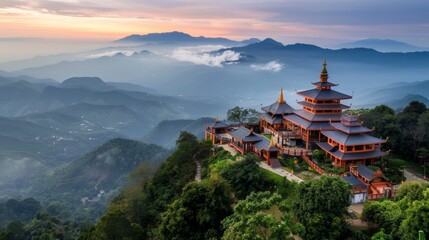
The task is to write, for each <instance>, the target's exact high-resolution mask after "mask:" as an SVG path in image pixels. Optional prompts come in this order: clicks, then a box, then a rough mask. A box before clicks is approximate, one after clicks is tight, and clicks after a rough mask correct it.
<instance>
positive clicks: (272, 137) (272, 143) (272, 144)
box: [270, 136, 276, 147]
mask: <svg viewBox="0 0 429 240" xmlns="http://www.w3.org/2000/svg"><path fill="white" fill-rule="evenodd" d="M275 146H276V143H275V142H274V136H271V139H270V147H275Z"/></svg>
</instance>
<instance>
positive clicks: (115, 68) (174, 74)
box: [13, 39, 429, 112]
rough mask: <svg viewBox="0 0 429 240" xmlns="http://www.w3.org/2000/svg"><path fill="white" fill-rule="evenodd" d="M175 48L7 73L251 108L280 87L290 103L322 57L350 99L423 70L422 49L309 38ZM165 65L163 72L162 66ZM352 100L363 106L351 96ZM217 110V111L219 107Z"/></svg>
mask: <svg viewBox="0 0 429 240" xmlns="http://www.w3.org/2000/svg"><path fill="white" fill-rule="evenodd" d="M201 51H202V50H201V49H199V48H185V49H182V48H178V49H176V50H174V51H173V52H172V53H170V54H156V53H153V52H148V51H144V52H136V53H134V54H131V55H129V54H128V55H124V54H116V55H112V56H102V57H98V58H90V59H85V60H77V61H63V62H60V63H56V64H53V65H46V66H43V67H37V68H28V69H23V70H20V71H17V72H14V73H13V74H15V75H29V76H35V77H38V78H44V79H49V78H51V79H56V80H58V79H67V78H71V77H74V76H76V75H80V76H99V77H100V78H102V79H104V80H106V81H107V82H129V83H133V84H141V85H144V86H145V87H147V88H150V89H156V90H158V91H161V92H162V93H164V94H169V95H173V96H185V97H193V98H198V99H201V100H200V101H202V102H206V103H215V102H219V101H222V103H221V104H222V105H224V106H226V107H225V110H226V109H228V108H230V107H231V106H235V105H237V103H240V105H244V106H248V107H253V108H259V107H260V106H261V104H269V103H270V102H271V101H273V99H275V95H277V92H278V89H279V88H280V87H281V86H282V85H283V86H284V89H285V90H286V91H287V92H286V94H285V97H286V99H287V100H288V101H289V102H290V103H291V104H292V105H294V104H295V100H298V99H299V98H298V97H297V96H296V95H295V94H294V90H302V89H308V88H311V87H312V85H311V84H310V82H314V81H317V80H318V77H319V76H318V74H319V72H320V69H321V63H322V61H323V58H324V57H326V58H327V61H328V71H329V73H330V76H331V81H333V82H335V83H339V84H340V86H339V87H338V88H337V90H340V91H342V92H345V93H348V94H352V93H353V95H354V96H356V97H359V96H363V95H365V94H366V93H367V91H366V87H373V88H378V87H384V86H386V85H389V84H392V83H395V82H400V81H410V82H411V81H417V80H422V79H426V77H427V75H429V68H428V66H427V62H429V52H412V53H382V52H378V51H375V50H372V49H366V48H354V49H339V50H333V49H326V48H321V47H318V46H315V45H309V44H290V45H283V44H282V43H280V42H278V41H275V40H273V39H265V40H263V41H261V42H257V43H253V44H249V45H246V46H241V47H230V48H227V49H220V50H219V49H212V50H210V49H208V50H205V51H203V52H201ZM165 69H168V71H165ZM273 95H274V96H273ZM351 102H352V103H353V104H354V105H358V104H363V105H365V104H369V103H366V102H365V103H357V102H355V101H354V100H352V101H351ZM225 110H224V112H225Z"/></svg>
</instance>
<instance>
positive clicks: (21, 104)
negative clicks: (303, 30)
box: [0, 32, 429, 239]
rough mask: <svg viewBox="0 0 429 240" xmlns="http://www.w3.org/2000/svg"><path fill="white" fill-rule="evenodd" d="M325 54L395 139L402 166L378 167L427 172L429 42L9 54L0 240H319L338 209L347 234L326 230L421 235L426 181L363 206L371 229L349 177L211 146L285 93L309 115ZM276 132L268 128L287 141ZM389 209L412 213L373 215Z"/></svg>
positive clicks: (0, 110) (115, 45)
mask: <svg viewBox="0 0 429 240" xmlns="http://www.w3.org/2000/svg"><path fill="white" fill-rule="evenodd" d="M28 41H31V40H28ZM24 43H29V42H25V41H24ZM3 44H5V43H2V42H0V46H2V45H3ZM41 44H42V43H41ZM323 59H325V63H324V64H325V65H324V67H326V61H327V62H328V64H329V65H328V66H329V69H330V70H329V77H330V78H332V79H333V81H334V82H335V83H338V84H339V86H338V90H339V91H342V92H344V93H347V94H349V95H350V96H352V99H350V100H349V99H346V100H345V102H344V104H345V105H344V106H343V109H347V108H350V109H348V110H347V114H350V115H353V116H356V118H358V120H359V122H363V123H365V125H367V126H368V128H370V129H372V131H374V132H373V133H374V135H375V136H376V137H378V138H382V140H383V141H384V140H385V139H386V141H387V143H386V144H385V145H386V146H384V147H383V149H382V150H384V151H386V152H388V153H389V154H390V155H389V157H386V159H388V160H389V161H387V162H389V163H386V162H382V163H378V162H377V164H379V165H380V166H382V169H383V171H384V173H385V174H386V177H387V178H389V179H392V181H393V180H394V181H396V183H398V184H399V183H401V182H402V181H405V180H406V179H405V175H404V170H403V169H404V168H406V169H408V170H410V171H413V172H414V173H415V174H416V176H423V175H424V176H425V177H426V172H425V171H426V170H425V166H426V161H427V158H428V157H429V155H428V152H429V139H428V136H429V132H428V131H429V119H428V116H429V115H428V113H429V110H428V107H429V51H428V49H425V48H419V47H415V46H412V45H408V44H405V43H401V42H396V41H387V40H385V41H381V40H376V39H368V40H366V41H357V42H350V43H347V44H346V43H345V44H343V45H341V46H339V47H338V48H332V49H331V48H322V47H319V46H316V45H311V44H303V43H295V44H287V45H284V44H282V43H280V42H278V41H276V40H274V39H271V38H267V39H264V40H260V39H257V38H249V39H246V40H243V41H236V40H230V39H227V38H210V37H193V36H191V35H188V34H186V33H182V32H168V33H152V34H147V35H130V36H127V37H124V38H121V39H118V40H115V41H113V42H109V43H108V44H107V45H105V46H103V47H99V48H95V47H94V48H92V49H90V50H85V51H76V52H68V53H57V54H52V55H39V56H33V57H31V58H26V59H13V60H6V61H3V62H0V143H1V144H0V232H1V233H0V239H221V238H222V239H240V238H241V236H253V235H252V234H254V236H258V237H261V239H293V238H292V237H298V236H300V237H303V238H302V239H317V234H315V233H316V232H319V231H320V232H323V233H321V234H322V235H323V234H325V232H326V231H327V230H326V229H325V230H323V227H321V226H322V225H323V224H324V222H323V221H325V220H326V219H329V220H326V221H325V222H329V224H332V228H333V229H337V228H338V231H336V232H334V233H326V234H325V235H323V237H324V239H374V238H370V236H372V235H374V234H379V235H378V236H384V235H382V234H385V233H386V236H387V235H389V236H390V237H391V238H377V239H411V238H402V237H404V236H406V237H409V235H407V234H406V232H407V231H405V230H403V229H404V228H406V229H411V227H410V226H411V225H412V223H411V220H410V219H408V218H409V217H410V216H409V214H410V213H412V212H413V211H417V210H415V209H413V206H414V205H412V204H413V202H415V205H417V204H420V202H423V201H427V199H426V198H427V196H426V194H427V191H428V190H427V186H428V185H427V183H423V184H415V185H406V184H405V186H406V187H404V188H403V190H401V188H400V189H399V190H398V193H397V194H398V195H396V197H397V198H396V199H395V201H393V200H392V201H391V200H386V201H380V206H378V205H377V206H376V204H378V202H376V201H374V202H376V203H375V204H373V205H371V203H369V204H368V207H367V205H365V209H366V210H365V209H364V213H362V214H363V215H362V216H365V217H364V219H365V221H368V222H370V223H371V224H372V225H371V224H369V225H365V226H367V227H368V228H367V229H366V230H365V232H364V231H362V232H364V233H362V232H361V231H360V230H359V229H357V228H355V226H354V225H353V224H350V223H349V222H350V221H349V220H346V219H345V217H344V216H348V217H347V218H350V217H349V213H347V207H348V206H349V205H350V203H349V196H348V195H347V194H344V192H347V191H350V189H349V188H350V186H348V185H347V184H345V183H344V182H342V181H340V180H339V178H335V177H332V176H323V175H322V176H320V174H318V173H316V172H315V171H313V170H311V168H310V166H309V165H308V164H307V163H305V161H304V160H303V159H302V158H301V155H290V156H289V155H287V154H281V155H282V156H281V158H280V160H279V161H280V162H279V164H281V167H282V169H285V171H290V172H291V173H292V174H296V175H299V174H303V175H299V176H300V177H301V178H303V179H305V183H299V184H298V183H297V182H294V181H289V180H290V179H289V180H288V179H287V178H286V177H281V175H279V174H273V173H272V171H269V170H266V169H262V168H260V167H259V166H260V163H259V160H258V159H257V158H256V157H255V156H253V155H251V154H249V155H246V153H243V154H240V153H238V154H236V155H234V154H231V151H227V150H223V149H221V147H214V146H212V142H211V141H204V139H205V140H207V135H206V134H205V130H207V127H208V126H211V124H213V123H219V122H226V123H227V124H231V126H233V127H234V128H236V127H237V123H240V124H245V125H246V124H247V125H246V126H251V127H249V129H251V133H249V136H250V137H254V135H252V134H253V131H254V130H255V133H256V132H257V131H259V130H261V129H259V128H262V127H261V126H262V125H259V123H257V124H256V125H255V123H254V122H252V121H250V120H249V119H251V117H253V118H256V119H257V121H259V120H258V118H257V116H259V115H252V114H256V113H255V112H256V111H257V112H260V110H261V108H262V107H263V106H266V105H267V104H271V103H272V102H273V101H274V100H275V99H277V96H278V90H279V89H281V88H282V89H283V90H284V99H283V90H282V92H281V101H280V100H277V101H278V103H282V101H284V103H286V102H287V103H288V104H290V106H292V107H294V108H295V109H298V108H299V102H298V101H300V100H302V99H301V98H300V97H299V96H297V92H299V91H301V90H303V89H309V88H310V87H311V84H310V83H312V82H317V81H318V78H319V72H320V66H321V64H322V61H323ZM326 74H327V73H326ZM326 76H327V75H326ZM313 84H314V83H313ZM329 89H330V88H329ZM279 99H280V98H279ZM306 101H307V99H306ZM338 103H339V102H338ZM236 106H238V108H235V109H238V110H240V109H241V110H243V109H244V110H246V109H247V110H249V112H247V113H246V114H250V115H252V116H251V117H249V118H246V117H247V115H246V116H245V117H242V118H243V119H245V120H246V121H247V120H249V121H248V122H242V121H241V118H240V117H237V118H238V119H240V121H238V120H237V121H234V118H233V117H231V109H234V107H236ZM240 107H241V108H240ZM262 109H263V108H262ZM229 110H230V111H229ZM255 110H256V111H255ZM341 111H342V109H341ZM240 113H241V114H242V113H243V112H239V114H240ZM250 115H249V116H250ZM358 120H356V121H358ZM234 124H235V125H234ZM252 124H254V125H252ZM253 127H255V129H253ZM225 129H226V128H225ZM229 130H230V129H228V131H229ZM234 130H235V129H234ZM249 131H250V130H249ZM421 133H424V134H421ZM426 133H427V134H426ZM270 134H274V133H268V136H267V133H266V132H265V133H264V132H261V135H260V136H265V137H268V138H270V140H266V142H267V143H268V142H270V141H271V142H270V143H269V144H270V145H269V146H270V147H274V146H275V143H274V140H271V135H270ZM425 134H426V135H425ZM222 136H223V135H222ZM249 136H248V137H249ZM258 136H259V135H258ZM273 136H274V135H273ZM223 137H225V136H223ZM319 138H320V136H319ZM273 139H274V137H273ZM389 139H390V140H389ZM210 140H211V139H210ZM220 140H221V141H222V140H225V139H224V138H220ZM235 140H236V139H235V138H232V140H228V141H235ZM213 141H214V142H213V143H215V140H213ZM282 141H283V140H282ZM299 147H300V148H305V147H303V146H301V145H300V144H299V141H297V146H293V149H295V152H296V149H297V148H299ZM291 148H292V147H291ZM337 148H338V146H337ZM380 149H381V147H380ZM307 150H308V149H307ZM246 151H248V150H246ZM249 151H250V150H249ZM289 151H290V150H289ZM332 151H334V150H332ZM320 158H321V159H319V161H320V163H321V164H325V165H326V166H328V167H329V168H332V169H334V170H338V169H336V168H334V167H333V166H331V165H332V164H331V162H330V160H329V159H326V157H325V158H324V157H323V156H321V157H320ZM323 161H324V162H323ZM294 162H295V163H294ZM327 162H328V163H327ZM196 163H197V164H199V165H198V166H199V170H196ZM197 169H198V168H197ZM196 171H200V172H199V173H198V175H200V178H201V177H202V180H201V181H196ZM374 171H375V170H374ZM401 171H402V172H401ZM341 173H342V174H343V173H344V172H341ZM305 174H309V176H313V177H314V175H316V177H314V179H315V180H310V179H307V177H308V176H307V175H305ZM335 174H337V173H336V172H335ZM304 175H305V176H304ZM327 175H332V174H327ZM309 178H310V177H309ZM326 186H335V188H334V187H332V189H331V188H329V189H330V190H329V191H331V190H332V192H330V194H327V196H326V199H328V200H332V201H334V202H335V203H336V204H338V206H339V210H338V209H337V210H338V212H335V211H337V210H335V211H334V210H332V212H333V213H332V214H325V212H323V210H324V207H321V206H324V205H323V203H321V202H318V200H314V199H315V198H314V197H312V196H310V195H307V194H308V193H314V194H318V193H317V191H318V189H319V187H321V188H322V187H326ZM395 191H396V189H395ZM413 191H416V193H415V195H413V194H412V192H413ZM297 196H299V197H297ZM336 196H338V198H335V197H336ZM300 198H301V199H306V201H308V202H309V205H311V208H312V210H311V211H314V212H317V213H316V215H315V216H317V217H318V218H317V219H316V218H309V217H308V216H307V215H306V209H305V206H304V205H303V202H300V201H299V199H300ZM206 199H210V201H209V200H206ZM334 199H335V200H334ZM404 199H405V200H404ZM365 204H367V203H365ZM383 204H384V205H383ZM422 204H423V203H422ZM369 205H371V206H369ZM424 206H425V207H427V205H424ZM371 207H372V208H371ZM379 208H380V209H381V208H383V209H384V210H383V211H392V214H397V215H395V216H394V218H395V219H399V220H398V221H394V220H392V219H391V218H389V216H384V215H383V216H382V217H380V218H379V219H375V218H371V216H373V215H376V214H379V212H381V210H379ZM294 209H295V210H294ZM332 209H334V208H332ZM386 209H387V210H386ZM392 209H393V210H392ZM404 209H408V210H407V211H406V210H404ZM422 209H423V208H422ZM425 209H426V210H427V208H425ZM325 210H326V209H325ZM420 210H421V209H420ZM420 210H419V211H420ZM318 211H320V212H318ZM371 211H372V212H371ZM377 211H378V212H377ZM400 211H403V212H404V213H402V212H401V213H399V212H400ZM422 211H423V210H422ZM405 212H406V213H405ZM269 213H273V214H271V215H270V214H269ZM318 214H319V215H318ZM268 215H269V216H268ZM328 215H329V216H328ZM273 216H274V217H273ZM339 216H340V217H339ZM377 216H378V215H377ZM425 216H426V217H427V215H425ZM325 218H326V219H325ZM178 219H179V220H178ZM255 219H256V220H255ZM380 219H381V220H380ZM331 220H332V221H331ZM385 220H386V222H387V221H388V220H389V221H392V222H393V223H391V224H392V226H391V227H389V226H388V225H387V224H385V223H384V221H385ZM255 221H256V222H258V224H256V225H252V224H255ZM264 221H265V222H264ZM312 221H313V222H314V224H313V225H315V226H316V225H317V226H319V227H320V228H318V227H313V226H310V224H309V222H312ZM346 222H347V223H346ZM336 224H337V225H336ZM426 224H429V221H427V219H426ZM340 225H341V226H340ZM352 225H353V226H352ZM190 226H196V227H195V229H196V230H193V229H192V227H190ZM243 226H250V227H249V228H244V227H243ZM329 226H331V225H329ZM400 226H401V229H402V230H401V231H402V232H398V233H395V229H396V228H398V229H399V227H400ZM403 226H405V227H403ZM425 226H426V227H427V226H429V225H425ZM252 229H263V231H262V230H261V231H260V232H257V231H256V230H255V232H252V231H253V230H252ZM413 229H414V228H413ZM328 230H329V229H328ZM423 230H427V229H423ZM324 231H325V232H324ZM261 232H265V233H266V234H265V235H264V234H262V233H261ZM240 234H241V235H240ZM246 234H247V235H246ZM249 234H250V235H249ZM395 234H396V235H395ZM401 234H402V235H401ZM412 236H413V237H414V236H415V235H412ZM31 237H33V238H31ZM247 239H252V237H248V238H247Z"/></svg>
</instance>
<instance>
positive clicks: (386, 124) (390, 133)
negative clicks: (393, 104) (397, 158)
mask: <svg viewBox="0 0 429 240" xmlns="http://www.w3.org/2000/svg"><path fill="white" fill-rule="evenodd" d="M359 118H360V120H362V121H363V123H364V125H365V126H367V127H369V128H374V132H373V134H374V135H375V136H377V137H381V138H384V139H385V138H387V137H389V141H388V142H387V143H386V144H384V148H385V149H386V150H392V151H393V152H395V153H400V152H401V151H400V147H401V143H402V131H401V126H400V124H399V123H398V120H397V117H396V115H395V111H393V109H391V108H390V107H388V106H386V105H379V106H376V107H375V108H373V109H371V110H369V111H367V112H365V113H363V114H362V115H361V116H360V117H359Z"/></svg>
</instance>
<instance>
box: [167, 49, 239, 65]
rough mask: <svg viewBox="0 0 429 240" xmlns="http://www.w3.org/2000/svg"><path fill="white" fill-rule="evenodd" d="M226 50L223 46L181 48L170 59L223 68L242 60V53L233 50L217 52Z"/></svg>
mask: <svg viewBox="0 0 429 240" xmlns="http://www.w3.org/2000/svg"><path fill="white" fill-rule="evenodd" d="M224 48H226V47H225V46H221V45H205V46H197V47H179V48H176V49H175V50H174V51H173V52H172V53H171V54H170V57H171V58H174V59H176V60H179V61H182V62H192V63H194V64H198V65H207V66H211V67H223V64H230V63H233V62H236V61H238V60H240V53H236V52H234V51H231V50H226V51H223V52H216V51H218V50H221V49H224Z"/></svg>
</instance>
